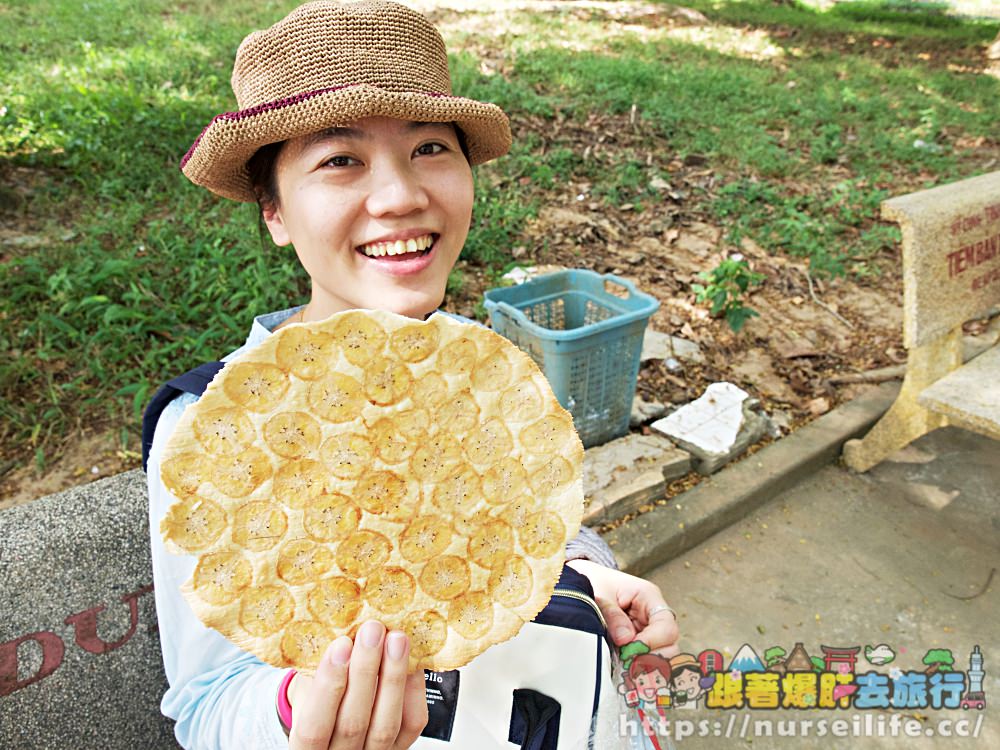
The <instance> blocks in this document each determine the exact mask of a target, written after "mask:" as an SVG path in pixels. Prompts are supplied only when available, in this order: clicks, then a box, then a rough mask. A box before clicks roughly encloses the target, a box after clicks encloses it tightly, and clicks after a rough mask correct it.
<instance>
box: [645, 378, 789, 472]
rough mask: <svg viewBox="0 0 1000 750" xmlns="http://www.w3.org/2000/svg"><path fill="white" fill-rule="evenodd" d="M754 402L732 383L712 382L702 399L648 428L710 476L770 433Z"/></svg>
mask: <svg viewBox="0 0 1000 750" xmlns="http://www.w3.org/2000/svg"><path fill="white" fill-rule="evenodd" d="M758 406H759V404H758V402H757V401H756V399H751V398H750V397H749V394H748V393H747V392H746V391H744V390H743V389H742V388H738V387H737V386H735V385H733V384H732V383H712V384H711V385H710V386H708V388H706V389H705V393H704V394H702V396H701V397H700V398H698V399H696V400H694V401H692V402H691V403H689V404H686V405H684V406H682V407H681V408H680V409H678V410H677V411H675V412H673V413H672V414H670V415H668V416H666V417H664V418H663V419H659V420H657V421H656V422H653V424H651V425H650V427H651V428H652V429H653V430H655V431H657V432H659V433H661V434H662V435H665V436H666V437H668V438H670V439H671V440H673V441H674V442H675V443H676V444H677V445H678V446H679V447H680V448H682V449H684V450H686V451H687V452H689V453H690V454H691V457H692V462H693V466H694V468H695V470H696V471H698V473H700V474H705V475H708V474H713V473H714V472H716V471H718V470H719V469H721V468H722V467H723V466H725V465H726V464H727V463H729V462H730V461H732V460H733V459H734V458H736V457H737V456H740V455H742V454H743V452H744V451H745V450H746V449H747V448H748V447H749V446H751V445H753V444H754V443H756V442H757V441H758V440H760V439H761V438H762V437H764V435H766V434H769V433H770V432H772V431H773V426H772V424H771V421H770V420H769V419H768V418H767V416H766V415H763V414H758V413H757V412H756V411H755V409H756V408H757V407H758Z"/></svg>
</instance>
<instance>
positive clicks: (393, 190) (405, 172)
mask: <svg viewBox="0 0 1000 750" xmlns="http://www.w3.org/2000/svg"><path fill="white" fill-rule="evenodd" d="M370 185H371V187H370V190H369V193H368V200H367V206H368V212H369V213H370V214H371V215H372V216H386V215H397V216H404V215H406V214H409V213H412V212H413V211H419V210H422V209H425V208H427V206H428V204H429V200H428V195H427V191H426V189H425V188H424V185H423V183H422V181H421V179H420V175H419V174H417V173H416V172H415V171H414V169H413V168H412V166H411V165H410V164H409V163H408V164H406V165H401V164H395V163H382V164H380V165H378V168H376V169H373V170H372V179H371V183H370Z"/></svg>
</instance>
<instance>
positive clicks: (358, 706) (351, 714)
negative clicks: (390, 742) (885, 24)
mask: <svg viewBox="0 0 1000 750" xmlns="http://www.w3.org/2000/svg"><path fill="white" fill-rule="evenodd" d="M384 639H385V626H384V625H383V624H382V623H380V622H378V621H377V620H369V621H368V622H366V623H365V624H364V625H362V626H361V628H360V629H359V630H358V633H357V635H356V636H355V638H354V650H353V651H352V652H351V663H350V666H349V668H348V677H347V679H348V685H347V692H346V694H345V695H344V699H343V700H342V701H341V702H340V710H339V711H337V724H336V733H335V735H334V738H333V742H332V744H331V745H330V748H331V750H361V748H363V747H365V738H366V737H367V735H368V726H369V723H370V722H371V718H372V707H373V706H374V704H375V688H376V685H377V684H378V676H379V668H380V665H381V663H382V642H383V640H384Z"/></svg>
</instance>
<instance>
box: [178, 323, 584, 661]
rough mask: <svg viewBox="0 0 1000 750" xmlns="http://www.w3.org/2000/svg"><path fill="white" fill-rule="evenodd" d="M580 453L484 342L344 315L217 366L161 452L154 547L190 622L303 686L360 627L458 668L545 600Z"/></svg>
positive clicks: (456, 328)
mask: <svg viewBox="0 0 1000 750" xmlns="http://www.w3.org/2000/svg"><path fill="white" fill-rule="evenodd" d="M582 463H583V446H582V445H581V443H580V440H579V438H578V437H577V435H576V432H575V430H574V429H573V422H572V418H571V417H570V415H569V414H568V413H567V412H566V411H565V410H564V409H563V408H562V407H561V406H560V405H559V403H558V401H557V400H556V398H555V396H554V394H553V393H552V389H551V388H550V386H549V384H548V381H547V380H546V379H545V376H544V375H543V374H542V373H541V371H540V370H539V369H538V367H537V366H536V365H535V363H534V362H533V361H532V360H531V359H530V358H529V357H528V356H527V355H526V354H524V353H523V352H521V351H520V350H519V349H517V347H515V346H514V345H513V344H512V343H510V342H509V341H508V340H507V339H504V338H502V337H500V336H498V335H496V334H495V333H493V332H492V331H490V330H489V329H487V328H484V327H482V326H478V325H473V324H469V323H461V322H459V321H456V320H454V319H452V318H450V317H448V316H445V315H434V316H432V317H431V318H430V319H428V320H427V321H419V322H415V321H413V320H412V319H409V318H404V317H401V316H398V315H394V314H392V313H388V312H382V311H360V310H351V311H347V312H344V313H338V314H337V315H334V316H333V317H331V318H329V319H328V320H325V321H322V322H317V323H298V324H293V325H289V326H287V327H285V328H283V329H281V330H279V331H278V332H277V333H276V334H274V335H273V336H270V337H269V338H268V339H267V340H265V341H263V342H262V343H261V344H259V345H258V346H255V347H253V348H251V349H249V350H247V351H246V352H243V353H242V354H241V355H240V356H239V357H237V358H235V359H234V360H232V361H230V362H228V363H227V364H226V366H225V368H223V370H222V371H221V372H220V373H219V374H218V375H217V376H216V378H215V379H214V380H213V381H212V383H211V384H210V385H209V387H208V389H207V390H206V391H205V393H204V395H203V396H202V397H201V399H200V400H199V401H198V402H197V403H196V404H194V405H192V406H191V407H189V408H188V409H186V410H185V412H184V414H183V416H182V417H181V419H180V421H179V423H178V425H177V428H176V430H175V431H174V434H173V435H172V436H171V438H170V440H169V441H168V443H167V446H166V448H165V450H164V452H163V456H162V460H161V476H162V477H163V480H164V483H165V485H166V486H167V488H168V490H169V491H170V492H171V494H172V495H174V496H175V498H176V501H177V502H176V503H175V504H174V505H173V506H172V507H171V508H170V510H169V512H168V515H167V517H166V518H165V519H164V521H163V523H162V524H161V529H160V531H161V534H162V535H163V537H164V541H165V543H166V546H167V549H169V550H170V551H171V552H173V553H175V554H192V555H195V556H197V558H198V563H197V565H196V568H195V571H194V574H193V575H192V578H191V580H189V581H187V582H186V583H185V584H184V585H183V586H182V587H181V590H182V592H183V593H184V596H185V598H186V599H187V601H188V602H189V603H190V605H191V608H192V609H193V610H194V612H195V613H196V614H197V615H198V617H199V618H200V619H201V620H202V621H203V622H204V623H205V624H206V625H208V626H209V627H212V628H214V629H216V630H218V631H219V632H221V633H222V634H223V635H224V636H225V637H226V638H228V639H229V640H230V641H232V642H233V643H235V644H237V645H238V646H240V647H241V648H243V649H245V650H247V651H249V652H251V653H253V654H255V655H256V656H258V657H259V658H261V659H262V660H263V661H265V662H267V663H268V664H272V665H274V666H277V667H294V668H296V669H298V670H299V671H302V672H304V673H306V674H309V673H312V672H313V671H314V670H315V667H316V665H317V663H318V661H319V658H320V657H321V655H322V653H323V651H324V650H325V648H326V646H327V645H328V644H329V643H330V641H332V640H333V639H334V638H336V637H337V636H339V635H342V634H346V635H349V636H351V637H354V635H355V634H356V632H357V629H358V628H359V627H360V625H361V623H363V622H364V621H366V620H368V619H378V620H381V621H382V622H383V623H384V624H385V625H386V627H387V628H389V629H400V630H403V631H405V632H407V633H408V634H409V636H410V639H411V653H410V664H409V667H410V669H411V670H416V669H421V668H423V669H433V670H436V671H443V670H449V669H455V668H457V667H460V666H462V665H464V664H467V663H468V662H469V661H470V660H471V659H472V658H473V657H475V656H476V655H478V654H480V653H482V652H483V651H485V650H486V649H488V648H489V647H490V646H492V645H493V644H496V643H500V642H503V641H505V640H507V639H509V638H511V637H513V636H514V635H515V634H516V633H517V632H518V630H519V629H520V628H521V626H522V625H523V624H524V623H525V622H528V621H530V620H531V619H533V618H534V617H535V615H536V614H538V612H539V611H541V609H542V608H543V607H544V606H545V604H546V603H547V602H548V600H549V598H550V597H551V595H552V591H553V588H554V587H555V583H556V581H557V580H558V578H559V573H560V571H561V569H562V564H563V562H564V558H565V553H564V549H565V545H566V542H567V541H568V540H569V539H571V538H572V537H573V536H574V535H575V534H576V533H577V531H578V529H579V527H580V520H581V517H582V514H583V490H582V482H581V474H582Z"/></svg>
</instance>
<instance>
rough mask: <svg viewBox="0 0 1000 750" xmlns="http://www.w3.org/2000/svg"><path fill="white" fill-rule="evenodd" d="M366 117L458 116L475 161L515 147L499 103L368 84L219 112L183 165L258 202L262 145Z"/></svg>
mask: <svg viewBox="0 0 1000 750" xmlns="http://www.w3.org/2000/svg"><path fill="white" fill-rule="evenodd" d="M364 117H393V118H396V119H399V120H413V121H415V122H454V123H455V124H456V125H457V126H458V127H459V128H461V130H462V132H463V134H464V135H465V140H466V144H467V146H468V149H469V162H470V163H471V164H472V165H473V166H475V165H476V164H482V163H483V162H487V161H489V160H491V159H495V158H497V157H498V156H503V155H504V154H505V153H507V151H508V150H509V149H510V144H511V132H510V122H509V121H508V119H507V115H506V114H504V112H503V110H502V109H500V108H499V107H498V106H496V105H495V104H488V103H486V102H479V101H476V100H474V99H465V98H463V97H459V96H448V95H445V94H436V93H420V92H412V91H404V92H399V91H386V90H384V89H380V88H377V87H375V86H370V85H367V84H361V85H357V86H337V87H334V88H330V89H322V90H320V91H311V92H307V93H303V94H298V95H296V96H294V97H289V98H287V99H282V100H280V101H276V102H268V103H266V104H261V105H258V106H256V107H251V108H249V109H244V110H240V111H238V112H224V113H222V114H221V115H217V116H216V117H215V118H213V119H212V121H211V122H210V123H209V124H208V125H207V126H206V127H205V129H204V130H203V131H202V133H201V135H200V136H198V138H197V140H195V142H194V144H193V145H192V146H191V148H190V149H189V150H188V152H187V154H185V156H184V158H183V160H182V161H181V170H182V171H183V172H184V174H185V176H187V178H188V179H189V180H191V182H193V183H195V184H196V185H201V186H202V187H205V188H207V189H209V190H211V191H212V192H213V193H215V194H217V195H221V196H222V197H224V198H231V199H233V200H237V201H242V202H245V203H254V202H256V200H257V197H256V195H255V194H254V191H253V187H252V185H251V184H250V176H249V174H248V173H247V169H246V164H247V161H248V160H249V159H250V157H251V156H253V155H254V153H255V152H256V151H257V149H259V148H260V147H261V146H265V145H267V144H268V143H276V142H278V141H284V140H288V139H289V138H295V137H297V136H300V135H306V134H308V133H314V132H316V131H317V130H322V129H323V128H326V127H330V126H331V125H336V124H346V123H349V122H352V121H355V120H360V119H362V118H364Z"/></svg>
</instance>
